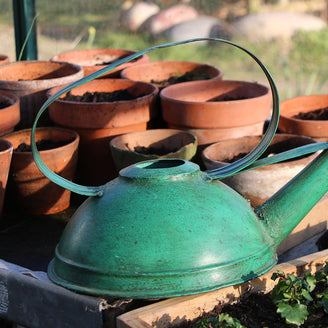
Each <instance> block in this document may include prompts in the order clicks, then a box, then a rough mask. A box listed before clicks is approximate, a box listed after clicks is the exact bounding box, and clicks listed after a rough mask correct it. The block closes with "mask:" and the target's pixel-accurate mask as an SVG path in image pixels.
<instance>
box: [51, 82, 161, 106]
mask: <svg viewBox="0 0 328 328" xmlns="http://www.w3.org/2000/svg"><path fill="white" fill-rule="evenodd" d="M111 80H115V81H120V82H121V81H124V82H123V83H125V81H127V82H128V83H127V84H130V86H133V85H136V86H138V85H140V86H141V85H145V86H148V87H149V88H150V90H151V89H152V91H151V92H150V93H148V94H146V95H144V96H141V97H137V98H135V99H132V100H118V101H117V100H115V101H108V102H95V103H90V102H84V101H71V100H64V99H63V98H61V97H64V96H65V94H64V95H62V96H61V97H59V98H57V99H56V100H55V101H56V102H58V103H65V104H79V106H90V104H92V106H103V105H104V104H112V103H116V104H117V103H119V104H120V103H122V104H126V103H130V102H136V101H143V100H145V99H148V98H151V97H154V96H156V95H157V94H158V92H159V90H158V88H157V86H155V85H153V84H151V83H147V82H141V81H132V80H127V79H117V78H116V79H115V78H107V79H96V80H92V81H89V82H88V83H87V85H92V84H98V83H106V82H108V81H111ZM67 85H68V84H66V85H61V86H58V87H53V88H50V89H49V90H48V91H47V97H48V98H49V97H50V96H52V95H54V94H55V93H56V92H57V91H59V90H61V89H62V88H63V87H65V86H67ZM84 86H85V85H84ZM81 87H82V86H81ZM77 88H78V87H77ZM117 90H119V89H117Z"/></svg>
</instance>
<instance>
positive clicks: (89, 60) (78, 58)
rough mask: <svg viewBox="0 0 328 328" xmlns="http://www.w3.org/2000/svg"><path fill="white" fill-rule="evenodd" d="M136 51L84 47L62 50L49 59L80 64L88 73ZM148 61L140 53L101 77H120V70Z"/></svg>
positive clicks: (146, 57)
mask: <svg viewBox="0 0 328 328" xmlns="http://www.w3.org/2000/svg"><path fill="white" fill-rule="evenodd" d="M134 53H136V51H131V50H125V49H86V50H72V51H67V52H63V53H61V54H59V55H56V56H54V57H52V58H51V61H61V62H68V63H74V64H77V65H80V66H82V67H83V70H84V75H89V74H91V73H93V72H96V71H98V70H100V69H101V68H104V67H105V66H107V65H109V64H110V63H112V62H114V61H116V60H118V59H122V58H124V57H127V56H129V55H132V54H134ZM147 61H148V56H147V55H142V56H141V57H138V58H136V59H135V60H133V61H131V62H129V63H125V64H123V65H121V66H119V67H117V68H115V69H114V70H112V71H111V72H109V73H107V74H105V75H103V76H101V78H108V77H111V78H113V77H115V78H117V77H120V74H121V71H122V70H123V69H124V68H126V67H130V66H132V65H135V64H138V63H143V62H147Z"/></svg>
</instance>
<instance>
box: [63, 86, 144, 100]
mask: <svg viewBox="0 0 328 328" xmlns="http://www.w3.org/2000/svg"><path fill="white" fill-rule="evenodd" d="M142 96H143V95H137V96H136V95H133V94H132V93H130V92H129V91H128V90H126V89H121V90H115V91H113V92H85V93H84V94H83V95H73V94H72V93H71V92H68V93H67V94H66V95H65V96H64V97H63V98H62V99H63V100H66V101H79V102H89V103H95V102H112V101H126V100H134V99H137V98H139V97H142Z"/></svg>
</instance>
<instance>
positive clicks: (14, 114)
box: [0, 90, 20, 136]
mask: <svg viewBox="0 0 328 328" xmlns="http://www.w3.org/2000/svg"><path fill="white" fill-rule="evenodd" d="M0 104H1V107H0V136H2V135H4V134H7V133H10V132H12V131H13V130H14V127H15V126H16V125H17V124H18V123H19V121H20V108H19V98H18V97H17V96H16V95H15V94H13V93H11V92H7V91H1V90H0Z"/></svg>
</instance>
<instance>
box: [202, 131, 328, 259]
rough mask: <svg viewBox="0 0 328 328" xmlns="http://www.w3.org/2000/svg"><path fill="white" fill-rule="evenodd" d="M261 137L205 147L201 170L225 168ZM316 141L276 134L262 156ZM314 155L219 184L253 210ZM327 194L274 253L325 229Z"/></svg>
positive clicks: (278, 164) (254, 171)
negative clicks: (242, 199)
mask: <svg viewBox="0 0 328 328" xmlns="http://www.w3.org/2000/svg"><path fill="white" fill-rule="evenodd" d="M261 139H262V136H249V137H242V138H236V139H231V140H223V141H221V142H217V143H215V144H212V145H210V146H208V147H206V148H205V149H204V151H203V153H202V158H203V161H204V164H205V167H206V168H207V169H209V170H212V169H215V168H218V167H222V166H225V165H228V164H229V163H230V162H233V161H236V160H237V159H240V158H241V157H244V156H245V155H246V154H248V153H249V152H250V151H251V150H253V149H254V148H255V147H256V145H257V144H258V143H259V142H260V140H261ZM315 142H316V141H315V140H313V139H311V138H309V137H305V136H297V135H287V134H276V135H275V136H274V138H273V140H272V142H271V144H270V146H269V147H268V149H267V150H266V151H265V153H264V154H263V156H264V157H265V156H268V155H269V154H276V153H281V152H283V151H286V150H289V149H293V148H296V147H299V146H303V145H306V144H310V143H315ZM316 156H317V154H311V155H308V156H305V157H301V158H296V159H294V160H290V161H285V162H281V163H275V164H271V165H266V166H263V167H259V168H257V169H253V170H249V171H246V172H241V173H239V174H236V175H233V176H231V177H228V178H225V179H222V180H221V181H222V182H224V183H226V184H227V185H229V186H230V187H232V188H233V189H235V190H236V191H237V192H239V193H240V194H241V195H242V196H243V197H244V198H246V199H248V200H249V202H250V203H251V205H252V206H253V207H254V208H256V207H258V206H259V205H261V204H262V203H264V202H265V201H266V200H267V199H268V198H270V197H271V196H272V195H273V194H274V193H276V192H277V191H278V190H279V189H281V188H282V187H283V186H284V185H285V184H286V183H287V182H288V181H290V180H291V179H292V178H293V177H294V176H296V175H297V174H298V173H299V172H300V171H301V170H302V169H303V168H305V167H306V166H307V164H309V163H310V162H311V161H312V160H313V159H314V158H315V157H316ZM327 208H328V194H326V195H325V196H324V197H323V198H322V199H321V200H320V201H319V202H318V203H317V204H316V205H315V206H314V207H313V208H312V210H311V211H310V212H309V213H308V214H307V216H306V217H305V218H304V219H303V220H302V221H301V222H300V224H299V225H298V226H297V227H296V228H295V229H294V231H293V233H292V234H291V235H290V236H288V237H287V238H286V239H285V240H284V241H283V243H282V244H281V245H280V246H279V249H278V253H279V254H281V253H282V252H284V251H286V250H287V249H289V248H291V247H293V246H295V245H296V244H297V243H299V241H300V240H306V239H308V238H310V237H311V236H313V235H314V234H317V233H319V232H320V231H323V230H324V229H326V223H325V222H326V220H327V219H328V214H327Z"/></svg>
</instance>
